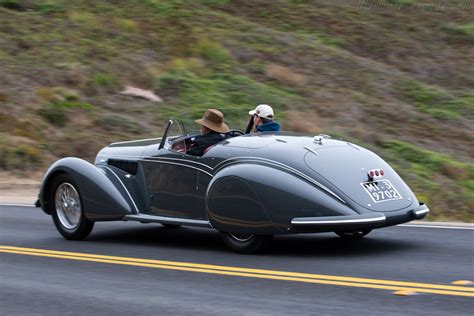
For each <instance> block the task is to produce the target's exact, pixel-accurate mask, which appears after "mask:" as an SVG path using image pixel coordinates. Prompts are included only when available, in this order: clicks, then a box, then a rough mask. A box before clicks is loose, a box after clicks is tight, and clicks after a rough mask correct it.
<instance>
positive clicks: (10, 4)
mask: <svg viewBox="0 0 474 316" xmlns="http://www.w3.org/2000/svg"><path fill="white" fill-rule="evenodd" d="M0 7H4V8H6V9H11V10H23V9H24V8H23V6H22V5H21V4H20V1H18V0H0Z"/></svg>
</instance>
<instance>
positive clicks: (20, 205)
mask: <svg viewBox="0 0 474 316" xmlns="http://www.w3.org/2000/svg"><path fill="white" fill-rule="evenodd" d="M0 206H19V207H36V206H35V205H34V204H16V203H0ZM396 226H400V227H421V228H441V229H465V230H474V227H463V226H442V225H439V226H438V225H423V224H399V225H396Z"/></svg>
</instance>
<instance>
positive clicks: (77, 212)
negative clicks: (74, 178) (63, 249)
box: [55, 182, 81, 229]
mask: <svg viewBox="0 0 474 316" xmlns="http://www.w3.org/2000/svg"><path fill="white" fill-rule="evenodd" d="M55 206H56V213H57V214H58V218H59V221H60V222H61V225H63V226H64V227H65V228H67V229H75V228H77V226H79V222H80V220H81V200H80V198H79V193H77V191H76V189H75V188H74V186H73V185H72V184H70V183H67V182H64V183H61V184H60V185H59V187H58V189H57V190H56V195H55Z"/></svg>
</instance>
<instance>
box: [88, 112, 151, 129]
mask: <svg viewBox="0 0 474 316" xmlns="http://www.w3.org/2000/svg"><path fill="white" fill-rule="evenodd" d="M96 124H97V125H99V126H100V127H101V128H102V129H104V130H106V131H114V132H122V133H132V134H140V133H142V132H143V127H142V126H141V125H140V124H139V123H137V122H135V121H133V120H131V119H129V118H127V117H125V116H122V115H119V114H107V115H104V116H101V117H99V118H98V119H97V120H96Z"/></svg>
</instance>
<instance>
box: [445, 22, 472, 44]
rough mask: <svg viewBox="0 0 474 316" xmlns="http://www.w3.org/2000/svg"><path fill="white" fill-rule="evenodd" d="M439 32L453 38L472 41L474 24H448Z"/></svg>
mask: <svg viewBox="0 0 474 316" xmlns="http://www.w3.org/2000/svg"><path fill="white" fill-rule="evenodd" d="M441 30H443V31H445V32H446V33H448V34H450V35H451V36H454V37H459V38H463V39H466V40H474V23H466V24H456V23H448V24H445V25H443V26H442V27H441Z"/></svg>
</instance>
